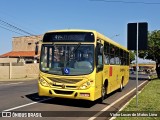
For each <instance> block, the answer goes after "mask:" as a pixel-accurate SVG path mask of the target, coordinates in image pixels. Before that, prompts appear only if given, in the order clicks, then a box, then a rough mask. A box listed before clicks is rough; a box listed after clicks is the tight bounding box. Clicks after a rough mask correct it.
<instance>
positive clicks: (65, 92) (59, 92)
mask: <svg viewBox="0 0 160 120" xmlns="http://www.w3.org/2000/svg"><path fill="white" fill-rule="evenodd" d="M54 92H55V93H56V94H65V95H70V94H72V93H73V91H61V90H54Z"/></svg>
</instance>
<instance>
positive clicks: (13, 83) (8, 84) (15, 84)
mask: <svg viewBox="0 0 160 120" xmlns="http://www.w3.org/2000/svg"><path fill="white" fill-rule="evenodd" d="M21 83H24V82H16V83H9V84H0V86H4V85H17V84H21Z"/></svg>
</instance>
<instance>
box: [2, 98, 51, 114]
mask: <svg viewBox="0 0 160 120" xmlns="http://www.w3.org/2000/svg"><path fill="white" fill-rule="evenodd" d="M51 99H53V98H47V99H44V100H40V101H38V102H31V103H28V104H24V105H20V106H17V107H13V108H10V109H7V110H3V111H5V112H7V111H12V110H16V109H19V108H23V107H26V106H30V105H33V104H36V103H39V102H44V101H47V100H51Z"/></svg>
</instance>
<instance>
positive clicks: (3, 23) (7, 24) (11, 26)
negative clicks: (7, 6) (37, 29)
mask: <svg viewBox="0 0 160 120" xmlns="http://www.w3.org/2000/svg"><path fill="white" fill-rule="evenodd" d="M0 24H1V25H3V26H5V27H7V28H4V27H3V28H4V29H7V30H10V31H12V32H13V30H11V29H14V30H16V31H19V32H22V33H25V34H27V35H31V36H33V34H32V33H29V32H27V31H25V30H23V29H21V28H18V27H16V26H15V25H12V24H10V23H8V22H6V21H4V20H1V19H0ZM1 28H2V26H1ZM8 28H10V29H8ZM14 32H15V31H14ZM16 33H17V32H16Z"/></svg>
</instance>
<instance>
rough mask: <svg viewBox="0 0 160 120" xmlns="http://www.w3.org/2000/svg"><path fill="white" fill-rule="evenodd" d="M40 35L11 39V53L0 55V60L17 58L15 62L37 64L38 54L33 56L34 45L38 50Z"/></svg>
mask: <svg viewBox="0 0 160 120" xmlns="http://www.w3.org/2000/svg"><path fill="white" fill-rule="evenodd" d="M42 37H43V36H42V35H37V36H22V37H13V40H12V51H10V52H8V53H5V54H3V55H0V57H1V58H17V62H24V63H37V62H38V61H39V53H40V52H39V53H38V55H35V47H36V44H37V45H38V46H39V50H40V47H41V46H40V44H38V43H37V42H39V41H40V40H42Z"/></svg>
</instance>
